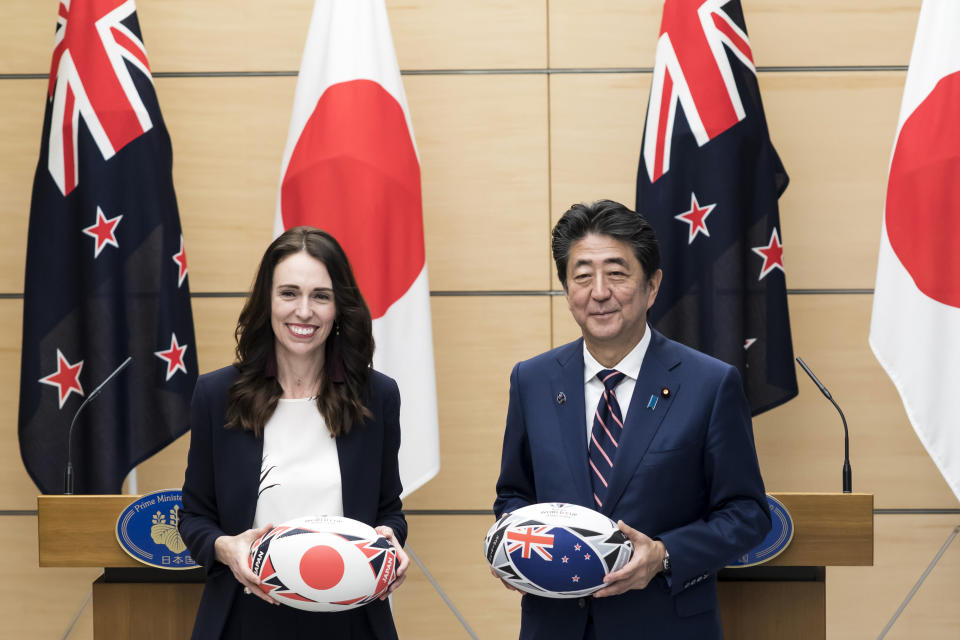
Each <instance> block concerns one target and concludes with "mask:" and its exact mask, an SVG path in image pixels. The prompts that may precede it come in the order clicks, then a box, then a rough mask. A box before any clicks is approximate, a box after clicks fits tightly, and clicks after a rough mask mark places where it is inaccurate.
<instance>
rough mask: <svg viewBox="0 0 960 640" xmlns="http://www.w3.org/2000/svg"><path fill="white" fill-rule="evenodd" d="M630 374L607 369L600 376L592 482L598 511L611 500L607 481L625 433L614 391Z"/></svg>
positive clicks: (592, 439)
mask: <svg viewBox="0 0 960 640" xmlns="http://www.w3.org/2000/svg"><path fill="white" fill-rule="evenodd" d="M624 377H626V374H624V373H620V372H619V371H616V370H615V369H604V370H602V371H601V372H600V373H598V374H597V378H599V379H600V382H602V383H603V396H601V397H600V403H599V404H598V405H597V410H596V411H595V412H594V414H593V429H592V430H591V432H590V446H589V447H588V456H589V458H590V479H591V480H592V481H593V500H594V503H596V506H597V509H600V508H601V507H603V502H604V501H605V500H606V499H607V482H608V481H609V480H610V477H611V475H612V474H611V471H613V461H614V460H615V459H616V453H617V447H619V446H620V434H621V433H623V414H622V413H620V404H619V403H618V402H617V396H616V395H614V392H613V390H614V389H615V388H616V386H617V385H618V384H620V381H621V380H623V379H624Z"/></svg>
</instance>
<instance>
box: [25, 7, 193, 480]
mask: <svg viewBox="0 0 960 640" xmlns="http://www.w3.org/2000/svg"><path fill="white" fill-rule="evenodd" d="M66 5H67V3H63V2H62V3H61V5H60V10H59V17H58V21H57V32H56V39H55V47H54V54H53V63H52V65H51V72H50V80H49V87H48V92H47V99H46V113H45V115H44V126H43V138H42V141H41V148H40V160H39V162H38V164H37V172H36V176H35V178H34V185H33V199H32V202H31V207H30V225H29V231H28V238H27V263H26V281H25V285H24V310H23V350H22V355H21V372H20V415H19V436H20V452H21V455H22V457H23V462H24V465H25V466H26V469H27V471H28V472H29V474H30V476H31V478H33V481H34V482H35V483H36V485H37V486H38V487H39V488H40V490H41V491H42V492H43V493H60V492H62V491H63V489H64V469H65V465H66V462H67V436H68V429H69V426H70V422H71V420H72V418H73V416H74V413H75V412H76V411H77V409H78V408H79V407H80V404H81V403H82V402H83V401H84V399H85V398H86V397H87V396H88V395H89V394H90V393H91V392H92V391H93V390H94V389H95V388H96V387H97V385H99V384H100V383H101V382H102V381H103V380H105V379H106V378H107V377H108V376H109V375H110V374H111V373H112V372H113V371H114V370H115V369H116V368H117V367H118V366H119V365H120V364H121V363H122V362H123V361H124V360H125V359H126V358H127V357H128V356H132V357H133V360H132V362H131V364H130V365H129V366H128V367H127V368H126V369H125V370H124V371H123V372H122V373H120V374H119V376H118V377H117V378H115V379H114V380H112V381H111V382H110V383H109V384H108V385H107V386H106V387H104V389H103V391H102V393H101V394H100V396H99V397H98V398H97V399H96V400H94V401H92V402H90V404H89V405H88V406H87V407H86V408H85V409H84V411H83V413H82V414H81V415H80V417H79V419H78V421H77V424H76V426H75V428H74V433H73V439H72V446H71V450H72V460H73V466H74V470H75V485H74V491H75V493H119V492H120V489H121V485H122V482H123V479H124V478H125V477H126V475H127V473H128V472H129V471H130V470H131V469H132V468H133V467H135V466H136V465H137V464H138V463H140V462H141V461H143V460H144V459H146V458H148V457H150V456H151V455H153V454H154V453H156V452H157V451H159V450H160V449H162V448H163V447H165V446H166V445H167V444H169V443H170V442H172V441H173V440H174V439H175V438H177V437H178V436H180V435H182V434H183V433H185V432H186V430H187V428H188V423H189V408H190V398H191V394H192V393H193V387H194V383H195V382H196V376H197V360H196V349H195V343H194V333H193V316H192V313H191V309H190V290H189V285H188V280H187V262H186V253H185V251H184V247H183V235H182V233H181V228H180V220H179V214H178V212H177V203H176V196H175V194H174V189H173V177H172V167H173V156H172V150H171V145H170V138H169V136H168V135H167V131H166V127H165V126H164V123H163V119H162V117H161V115H160V109H159V105H158V103H157V97H156V92H155V90H154V86H153V81H152V78H151V75H150V69H149V64H148V62H147V57H146V51H145V49H144V47H143V43H142V38H141V35H140V27H139V24H138V22H137V16H136V10H135V7H134V3H133V2H130V1H129V0H128V1H123V0H72V2H70V3H69V6H66Z"/></svg>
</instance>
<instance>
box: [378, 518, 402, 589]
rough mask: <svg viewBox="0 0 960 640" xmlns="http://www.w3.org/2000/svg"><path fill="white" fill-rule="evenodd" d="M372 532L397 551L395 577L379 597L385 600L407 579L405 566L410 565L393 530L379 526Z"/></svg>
mask: <svg viewBox="0 0 960 640" xmlns="http://www.w3.org/2000/svg"><path fill="white" fill-rule="evenodd" d="M374 530H375V531H376V532H377V533H379V534H380V535H382V536H383V537H384V538H386V539H387V540H389V541H390V544H392V545H393V548H394V549H396V550H397V577H396V579H395V580H394V581H393V582H392V583H390V588H389V589H387V592H386V593H384V594H383V595H382V596H380V599H381V600H386V599H387V597H388V596H389V595H390V594H391V593H393V592H394V591H396V590H397V587H399V586H400V585H401V584H403V581H404V580H405V579H406V577H407V566H408V565H409V564H410V557H409V556H408V555H407V552H406V551H404V550H403V547H401V546H400V544H399V542H397V536H396V535H395V534H394V533H393V529H392V528H391V527H388V526H387V525H385V524H382V525H380V526H379V527H374Z"/></svg>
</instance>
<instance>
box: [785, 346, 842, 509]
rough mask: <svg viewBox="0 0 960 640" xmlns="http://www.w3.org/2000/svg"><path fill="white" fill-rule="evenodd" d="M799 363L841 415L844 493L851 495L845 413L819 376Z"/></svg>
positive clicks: (800, 361) (801, 361)
mask: <svg viewBox="0 0 960 640" xmlns="http://www.w3.org/2000/svg"><path fill="white" fill-rule="evenodd" d="M797 362H799V363H800V366H801V367H803V370H804V371H806V372H807V375H808V376H810V379H811V380H813V384H815V385H817V388H818V389H820V392H821V393H822V394H823V395H825V396H826V397H827V400H829V401H830V402H832V403H833V406H835V407H836V408H837V411H838V412H839V413H840V419H841V420H843V492H844V493H850V492H851V491H852V490H853V489H852V485H853V479H852V472H851V471H850V432H849V431H848V430H847V419H846V418H845V417H844V416H843V411H840V405H838V404H837V402H836V401H835V400H834V399H833V396H831V395H830V392H829V391H827V388H826V387H825V386H823V383H821V382H820V381H819V380H817V376H815V375H813V371H810V367H808V366H807V363H806V362H804V361H803V359H802V358H799V357H798V358H797Z"/></svg>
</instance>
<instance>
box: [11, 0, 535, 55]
mask: <svg viewBox="0 0 960 640" xmlns="http://www.w3.org/2000/svg"><path fill="white" fill-rule="evenodd" d="M6 4H7V5H9V6H5V12H4V21H3V23H2V25H0V73H46V72H47V71H48V70H49V68H50V59H51V52H52V49H53V34H54V28H55V27H56V24H57V20H56V19H57V4H58V2H56V1H55V0H46V1H44V2H37V0H10V1H9V2H7V3H6ZM546 4H547V3H546V2H545V0H523V1H520V2H510V1H509V0H482V1H480V2H476V1H471V0H456V1H450V0H416V1H414V2H400V1H399V0H389V1H388V2H387V10H388V12H389V18H390V22H391V27H392V30H393V39H394V45H395V47H396V51H397V58H398V60H399V63H400V67H401V68H402V69H464V68H470V69H478V68H480V69H490V68H506V69H516V68H542V67H544V66H546V58H547V28H546V25H547V15H546V14H547V9H546ZM312 9H313V0H272V1H271V2H270V3H269V5H267V4H264V3H262V2H257V0H208V1H206V2H193V1H191V0H140V1H139V2H137V15H138V17H139V18H140V27H141V30H142V32H143V38H144V44H145V45H146V47H147V55H148V56H149V58H150V65H151V68H152V69H153V71H154V72H169V71H294V72H295V71H296V70H297V69H298V68H299V67H300V58H301V57H302V55H303V45H304V43H305V42H306V38H307V27H308V25H309V23H310V16H311V12H312Z"/></svg>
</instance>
